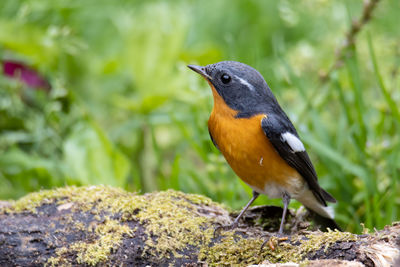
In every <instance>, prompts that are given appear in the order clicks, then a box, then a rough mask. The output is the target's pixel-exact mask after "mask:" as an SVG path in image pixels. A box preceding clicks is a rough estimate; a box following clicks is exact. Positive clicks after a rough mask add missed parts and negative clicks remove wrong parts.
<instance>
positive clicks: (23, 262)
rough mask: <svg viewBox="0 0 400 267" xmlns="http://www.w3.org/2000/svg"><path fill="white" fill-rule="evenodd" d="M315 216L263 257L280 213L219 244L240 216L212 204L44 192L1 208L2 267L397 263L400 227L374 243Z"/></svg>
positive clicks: (100, 191)
mask: <svg viewBox="0 0 400 267" xmlns="http://www.w3.org/2000/svg"><path fill="white" fill-rule="evenodd" d="M305 214H306V213H304V212H296V213H294V212H293V211H290V214H289V216H288V223H287V224H286V225H285V230H286V232H287V234H288V236H287V237H288V238H287V240H284V239H285V238H282V239H279V238H278V237H274V236H273V237H271V238H270V241H269V242H268V243H267V245H266V246H264V248H263V249H261V250H260V248H261V245H262V243H263V241H264V240H265V238H266V237H265V236H267V235H268V234H269V233H270V232H271V231H272V232H273V231H276V230H277V227H278V226H279V221H280V215H281V209H280V208H278V207H271V206H260V207H254V208H252V209H251V210H250V211H249V212H247V213H246V216H245V217H244V218H243V220H242V221H241V223H240V225H239V228H237V229H235V230H231V231H222V232H221V233H220V234H219V235H218V236H217V237H214V236H213V232H214V228H215V227H216V226H218V225H221V224H222V225H225V224H228V223H230V222H232V219H233V218H234V215H236V214H234V213H231V214H230V213H229V212H228V211H227V209H226V208H224V207H223V206H222V205H220V204H217V203H214V202H212V201H211V200H210V199H208V198H206V197H203V196H199V195H192V194H184V193H181V192H177V191H172V190H168V191H165V192H156V193H149V194H144V195H139V194H135V193H128V192H126V191H123V190H121V189H116V188H111V187H106V186H91V187H65V188H59V189H54V190H46V191H40V192H37V193H32V194H29V195H27V196H25V197H23V198H21V199H20V200H18V201H15V202H5V201H0V266H43V265H47V266H59V265H67V266H71V265H72V266H76V265H82V266H148V265H149V266H168V265H169V266H182V265H186V266H197V265H201V266H202V265H210V266H214V265H218V266H219V265H235V264H237V265H242V266H243V265H244V266H246V265H252V264H253V265H254V264H264V265H263V266H268V264H269V263H288V262H291V263H292V265H285V266H298V264H301V265H302V266H305V265H309V266H327V265H330V266H363V265H365V266H390V265H395V264H396V263H395V261H396V257H398V255H399V243H400V224H393V225H392V226H388V227H386V228H385V229H384V230H382V231H375V232H374V233H372V234H364V235H355V234H351V233H347V232H336V231H330V232H327V233H322V232H320V231H312V230H310V229H311V228H310V227H312V226H311V224H310V223H309V222H308V221H307V216H305ZM397 263H399V262H397ZM340 264H342V265H340ZM278 266H279V265H278Z"/></svg>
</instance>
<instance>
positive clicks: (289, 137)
mask: <svg viewBox="0 0 400 267" xmlns="http://www.w3.org/2000/svg"><path fill="white" fill-rule="evenodd" d="M281 136H282V140H283V141H285V142H286V143H288V145H289V146H290V148H291V149H292V151H293V152H303V151H306V149H305V148H304V145H303V143H302V142H301V141H300V139H299V138H297V137H296V136H295V135H294V134H291V133H289V132H286V133H283V134H282V135H281Z"/></svg>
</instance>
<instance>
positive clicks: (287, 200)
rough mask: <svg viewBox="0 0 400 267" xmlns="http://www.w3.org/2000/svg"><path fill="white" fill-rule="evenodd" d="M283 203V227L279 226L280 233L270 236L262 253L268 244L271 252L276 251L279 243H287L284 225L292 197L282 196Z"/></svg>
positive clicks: (264, 243)
mask: <svg viewBox="0 0 400 267" xmlns="http://www.w3.org/2000/svg"><path fill="white" fill-rule="evenodd" d="M282 202H283V213H282V219H281V225H280V226H279V231H278V234H277V235H274V234H269V235H268V236H269V237H268V238H267V239H266V240H265V241H264V242H263V243H262V245H261V248H260V251H261V250H262V249H263V248H264V246H265V245H266V244H268V246H269V248H270V249H271V250H274V249H275V246H276V245H278V244H279V242H282V241H286V240H287V239H288V237H283V225H284V223H285V218H286V213H287V209H288V206H289V203H290V195H289V194H288V193H286V192H284V193H283V195H282Z"/></svg>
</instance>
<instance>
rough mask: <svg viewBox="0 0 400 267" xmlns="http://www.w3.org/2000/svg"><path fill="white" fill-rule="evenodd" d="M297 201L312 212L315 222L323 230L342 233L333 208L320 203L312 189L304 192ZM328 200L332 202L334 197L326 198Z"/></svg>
mask: <svg viewBox="0 0 400 267" xmlns="http://www.w3.org/2000/svg"><path fill="white" fill-rule="evenodd" d="M324 192H325V191H324ZM325 193H326V195H329V194H328V193H327V192H325ZM329 196H330V195H329ZM330 198H331V199H330ZM296 199H297V200H298V201H300V202H301V203H302V204H303V205H304V206H305V207H306V208H307V210H309V211H310V213H311V214H312V217H313V220H314V221H315V222H316V224H318V225H320V226H321V230H324V231H326V230H327V228H330V229H331V230H335V229H337V230H340V231H342V230H341V228H340V226H339V225H338V224H337V223H336V222H335V220H334V218H335V214H334V210H333V207H332V206H326V205H324V204H323V203H321V202H320V201H318V200H317V198H316V197H315V195H314V194H313V192H312V191H311V190H310V189H306V190H305V191H303V192H302V194H300V195H298V196H297V197H296ZM326 200H327V201H332V200H334V198H333V197H332V196H330V197H328V196H326Z"/></svg>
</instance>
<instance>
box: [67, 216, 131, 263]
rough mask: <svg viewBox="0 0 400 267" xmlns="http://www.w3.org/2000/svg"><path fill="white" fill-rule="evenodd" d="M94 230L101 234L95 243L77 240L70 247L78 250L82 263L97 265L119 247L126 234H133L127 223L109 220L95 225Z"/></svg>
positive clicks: (78, 258) (74, 250) (79, 261)
mask: <svg viewBox="0 0 400 267" xmlns="http://www.w3.org/2000/svg"><path fill="white" fill-rule="evenodd" d="M94 232H95V233H96V234H97V235H98V236H99V239H98V240H97V242H95V243H91V244H88V243H85V242H83V241H79V242H75V243H73V244H72V245H71V246H70V247H69V251H70V252H76V254H77V261H78V263H80V264H83V263H86V264H88V265H92V266H94V265H96V264H98V263H99V262H104V261H106V260H107V258H108V255H109V254H110V251H111V250H112V249H115V248H117V247H118V246H119V245H120V243H121V242H122V239H123V237H124V235H127V236H132V230H131V229H130V228H129V226H127V225H121V224H120V223H119V222H118V221H115V220H107V221H106V222H104V223H103V224H100V225H98V226H95V227H94Z"/></svg>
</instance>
